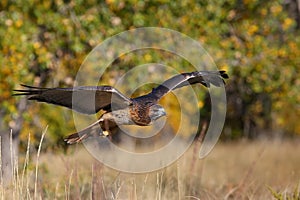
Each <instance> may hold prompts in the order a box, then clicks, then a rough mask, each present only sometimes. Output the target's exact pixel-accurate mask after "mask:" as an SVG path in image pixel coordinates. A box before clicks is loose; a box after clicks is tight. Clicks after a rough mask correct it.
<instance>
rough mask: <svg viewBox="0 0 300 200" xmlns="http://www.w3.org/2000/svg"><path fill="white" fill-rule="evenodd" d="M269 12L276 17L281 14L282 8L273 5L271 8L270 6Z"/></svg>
mask: <svg viewBox="0 0 300 200" xmlns="http://www.w3.org/2000/svg"><path fill="white" fill-rule="evenodd" d="M270 10H271V13H272V14H273V15H274V16H277V15H279V14H280V13H281V12H282V6H281V5H279V4H277V5H273V6H271V8H270Z"/></svg>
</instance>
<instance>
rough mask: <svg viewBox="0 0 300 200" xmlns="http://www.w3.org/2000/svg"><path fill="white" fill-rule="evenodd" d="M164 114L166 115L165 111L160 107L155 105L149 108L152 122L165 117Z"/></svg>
mask: <svg viewBox="0 0 300 200" xmlns="http://www.w3.org/2000/svg"><path fill="white" fill-rule="evenodd" d="M166 114H167V113H166V111H165V109H164V108H163V107H162V106H161V105H158V104H155V105H153V106H151V107H150V111H149V116H150V118H151V121H152V122H153V121H156V120H157V119H159V118H161V117H163V116H165V115H166Z"/></svg>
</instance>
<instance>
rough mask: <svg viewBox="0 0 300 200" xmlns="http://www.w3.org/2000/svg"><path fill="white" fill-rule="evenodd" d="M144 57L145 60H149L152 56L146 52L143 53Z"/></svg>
mask: <svg viewBox="0 0 300 200" xmlns="http://www.w3.org/2000/svg"><path fill="white" fill-rule="evenodd" d="M144 59H145V61H146V62H150V61H151V60H152V56H151V55H150V54H149V53H146V54H145V55H144Z"/></svg>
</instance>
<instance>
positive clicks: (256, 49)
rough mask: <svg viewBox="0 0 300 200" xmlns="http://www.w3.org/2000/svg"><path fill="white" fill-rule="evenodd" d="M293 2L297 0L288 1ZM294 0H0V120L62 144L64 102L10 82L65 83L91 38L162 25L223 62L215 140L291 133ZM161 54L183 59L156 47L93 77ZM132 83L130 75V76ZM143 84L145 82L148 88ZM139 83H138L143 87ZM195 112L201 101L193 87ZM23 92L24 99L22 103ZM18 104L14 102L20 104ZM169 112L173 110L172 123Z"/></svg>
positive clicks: (296, 102) (67, 124)
mask: <svg viewBox="0 0 300 200" xmlns="http://www.w3.org/2000/svg"><path fill="white" fill-rule="evenodd" d="M298 6H299V1H298ZM299 10H300V9H299V7H297V1H296V0H274V1H259V0H211V1H207V0H203V1H193V0H183V1H169V0H159V1H139V0H127V1H125V0H106V1H96V0H87V1H83V0H65V1H63V0H53V1H37V0H28V1H22V0H15V1H9V0H3V1H1V2H0V38H1V39H0V66H1V67H0V80H1V82H0V121H1V122H0V129H1V131H4V132H6V133H7V132H9V130H12V133H13V135H14V136H15V137H18V138H19V139H20V142H21V148H23V149H25V148H26V145H25V144H26V141H27V138H28V133H30V137H31V142H32V143H33V144H34V145H35V146H37V145H38V142H39V139H40V137H41V134H40V133H41V131H42V130H44V128H45V127H46V125H49V129H48V133H47V135H46V138H47V140H45V142H44V144H43V146H44V149H48V148H49V149H56V150H58V149H63V148H59V147H60V146H63V147H65V145H64V144H63V143H62V140H61V138H62V137H64V136H65V135H66V133H70V132H72V131H73V130H74V124H73V118H72V114H71V112H70V111H69V110H67V109H64V108H59V107H54V106H51V105H46V104H37V103H28V102H26V101H25V100H23V102H22V99H20V98H15V97H12V96H11V95H12V90H13V89H16V88H19V84H20V83H23V84H28V85H34V86H42V87H45V86H46V87H58V86H59V87H69V86H72V85H73V83H74V78H75V76H76V73H77V70H78V69H79V67H80V65H81V63H82V62H83V60H84V58H85V56H86V55H87V54H88V53H89V52H90V51H91V50H92V49H93V48H94V47H95V46H96V45H97V44H99V43H100V42H102V41H103V40H105V39H106V38H108V37H110V36H113V35H115V34H117V33H120V32H122V31H125V30H129V29H134V28H138V27H147V26H153V27H164V28H170V29H173V30H176V31H179V32H181V33H184V34H186V35H187V36H190V37H192V38H193V39H195V40H197V41H199V42H201V44H202V45H203V46H204V47H205V49H206V50H207V51H208V53H209V54H210V55H211V56H212V57H213V59H214V61H215V62H216V65H217V66H218V68H219V69H223V70H227V71H228V74H229V76H230V79H229V80H228V81H227V85H226V91H227V100H228V107H227V109H228V110H227V118H226V123H225V127H224V131H223V134H222V139H223V140H237V139H240V138H248V139H257V138H285V137H292V138H294V137H297V136H299V134H300V123H299V119H300V79H299V73H300V57H299V55H300V34H299V30H300V17H299V16H300V14H299V13H300V11H299ZM161 61H164V62H166V63H167V64H168V65H170V66H175V67H178V69H180V71H188V69H190V68H189V67H190V66H189V63H188V62H186V61H184V60H180V59H178V58H174V56H173V55H169V54H168V53H164V52H158V51H150V50H149V51H142V52H139V53H138V54H136V55H123V56H121V57H120V58H119V59H117V60H116V61H115V62H114V63H112V67H111V70H110V72H109V73H105V74H104V76H103V77H102V80H101V82H102V83H107V84H113V83H114V80H115V79H116V78H118V77H119V76H120V75H121V74H122V73H125V72H126V71H128V70H130V69H131V68H133V67H134V66H136V65H139V64H144V63H150V62H161ZM133 82H134V80H133ZM149 88H150V87H149ZM149 88H147V87H145V88H144V90H142V91H140V92H145V91H147V90H149ZM200 98H201V99H202V101H200V102H199V107H201V113H202V114H203V116H204V117H205V116H207V115H208V114H209V102H208V100H207V98H205V95H204V94H203V95H201V96H200ZM24 101H25V102H24ZM22 103H23V104H25V105H26V108H27V109H24V106H22V105H23V104H22ZM176 115H179V113H176V112H174V113H173V116H175V117H174V118H173V119H171V120H173V121H174V124H176V123H177V122H176Z"/></svg>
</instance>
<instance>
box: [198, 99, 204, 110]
mask: <svg viewBox="0 0 300 200" xmlns="http://www.w3.org/2000/svg"><path fill="white" fill-rule="evenodd" d="M203 106H204V103H203V101H199V102H198V108H200V109H201V108H203Z"/></svg>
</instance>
